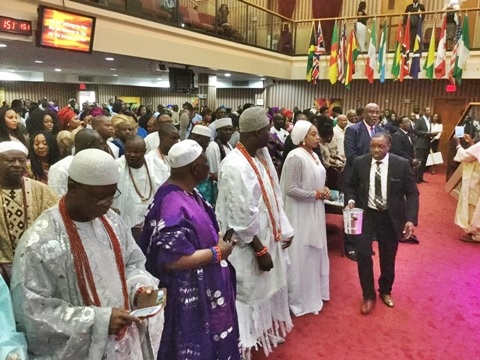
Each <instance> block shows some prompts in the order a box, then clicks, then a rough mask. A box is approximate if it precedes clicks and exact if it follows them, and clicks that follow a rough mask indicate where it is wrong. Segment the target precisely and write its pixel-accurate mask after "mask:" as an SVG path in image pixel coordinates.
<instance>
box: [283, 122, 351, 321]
mask: <svg viewBox="0 0 480 360" xmlns="http://www.w3.org/2000/svg"><path fill="white" fill-rule="evenodd" d="M340 116H342V115H340ZM291 137H292V142H293V143H294V144H295V145H297V146H298V148H296V149H295V150H292V151H290V153H289V154H288V156H287V158H286V160H285V163H284V165H283V170H282V176H281V183H280V185H281V188H282V200H283V203H284V204H285V212H286V214H287V217H288V219H289V220H290V223H291V224H292V226H293V227H294V228H295V229H296V230H295V237H296V239H295V241H294V242H293V244H292V246H291V247H290V248H289V249H288V253H289V255H290V263H289V266H288V267H287V274H288V300H289V301H288V302H289V304H290V310H291V311H292V313H293V314H294V315H295V316H301V315H305V314H309V313H314V314H318V312H319V311H320V310H322V307H323V300H330V290H329V283H330V280H329V274H330V266H329V265H330V263H329V259H328V250H327V230H326V224H325V205H324V203H323V200H324V199H328V198H329V196H330V190H329V189H328V188H327V187H325V178H326V171H325V168H324V167H323V165H322V163H321V161H320V159H319V158H318V156H317V154H315V152H314V151H313V149H314V148H316V147H317V146H318V144H319V142H320V137H319V135H318V130H317V128H316V127H315V126H314V125H312V123H311V122H309V121H305V120H299V121H297V122H296V123H295V126H294V127H293V130H292V134H291Z"/></svg>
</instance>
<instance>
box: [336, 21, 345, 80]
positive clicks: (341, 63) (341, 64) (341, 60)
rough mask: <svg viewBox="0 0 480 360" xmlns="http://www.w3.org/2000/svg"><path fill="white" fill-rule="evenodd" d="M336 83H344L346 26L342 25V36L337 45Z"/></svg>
mask: <svg viewBox="0 0 480 360" xmlns="http://www.w3.org/2000/svg"><path fill="white" fill-rule="evenodd" d="M338 45H339V46H338V58H337V65H338V81H341V82H342V83H345V62H346V58H345V54H346V53H347V24H343V30H342V36H341V38H340V43H339V44H338Z"/></svg>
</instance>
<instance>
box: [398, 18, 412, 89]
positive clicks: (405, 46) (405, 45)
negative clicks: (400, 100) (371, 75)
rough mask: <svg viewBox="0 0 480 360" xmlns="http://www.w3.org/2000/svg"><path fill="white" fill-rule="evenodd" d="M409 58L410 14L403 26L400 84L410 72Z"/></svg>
mask: <svg viewBox="0 0 480 360" xmlns="http://www.w3.org/2000/svg"><path fill="white" fill-rule="evenodd" d="M409 56H410V14H409V15H408V17H407V23H406V24H405V31H404V33H403V42H402V58H401V60H400V82H402V81H403V79H404V78H405V76H407V75H408V73H409V72H410V67H409V66H408V59H409Z"/></svg>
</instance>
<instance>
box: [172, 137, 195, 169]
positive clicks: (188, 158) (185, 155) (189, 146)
mask: <svg viewBox="0 0 480 360" xmlns="http://www.w3.org/2000/svg"><path fill="white" fill-rule="evenodd" d="M202 152H203V149H202V147H201V146H200V145H198V143H197V142H196V141H194V140H188V139H187V140H183V141H180V142H179V143H176V144H175V145H173V146H172V148H171V149H170V151H169V152H168V162H169V163H170V166H171V167H172V169H176V168H181V167H183V166H185V165H188V164H191V163H192V162H194V161H195V160H196V159H198V157H199V156H200V154H201V153H202Z"/></svg>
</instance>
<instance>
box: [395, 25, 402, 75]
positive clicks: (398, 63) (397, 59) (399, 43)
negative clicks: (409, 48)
mask: <svg viewBox="0 0 480 360" xmlns="http://www.w3.org/2000/svg"><path fill="white" fill-rule="evenodd" d="M402 35H403V25H402V24H398V28H397V35H396V36H395V39H397V42H396V44H395V54H394V55H393V63H392V76H393V79H394V80H398V78H399V77H400V66H401V59H402V42H403V37H402Z"/></svg>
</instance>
